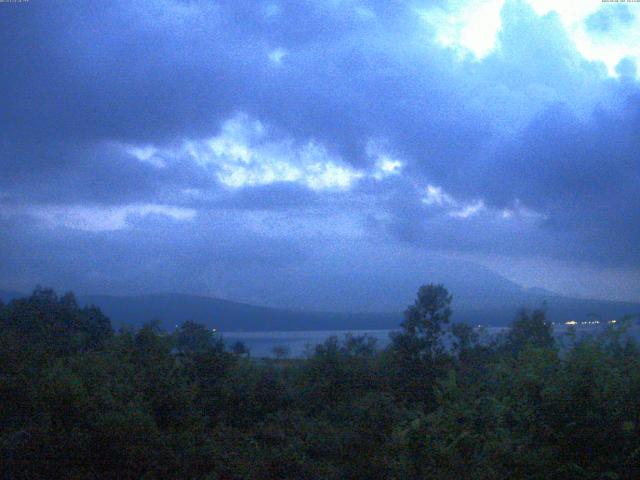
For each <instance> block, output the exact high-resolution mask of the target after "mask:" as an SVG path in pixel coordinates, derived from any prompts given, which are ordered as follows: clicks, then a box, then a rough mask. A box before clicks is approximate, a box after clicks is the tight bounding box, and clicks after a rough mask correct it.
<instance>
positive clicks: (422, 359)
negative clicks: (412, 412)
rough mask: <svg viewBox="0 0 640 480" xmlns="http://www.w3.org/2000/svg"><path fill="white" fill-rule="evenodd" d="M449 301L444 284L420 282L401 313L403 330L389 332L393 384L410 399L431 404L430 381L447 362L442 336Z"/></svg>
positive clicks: (447, 314) (431, 389)
mask: <svg viewBox="0 0 640 480" xmlns="http://www.w3.org/2000/svg"><path fill="white" fill-rule="evenodd" d="M451 300H452V297H451V295H450V294H449V292H448V291H447V289H446V288H445V287H444V286H443V285H434V284H429V285H423V286H422V287H420V289H419V290H418V295H417V298H416V300H415V302H414V304H413V305H411V306H410V307H409V308H407V310H406V311H405V313H404V316H405V320H404V322H402V324H401V326H402V331H401V332H400V333H396V334H393V335H392V345H391V349H392V359H391V365H392V368H393V369H394V370H395V373H394V375H393V377H392V384H393V385H394V388H395V389H396V391H397V392H398V393H399V394H401V395H402V396H403V397H404V398H406V399H408V400H409V401H412V402H422V403H425V404H427V405H432V404H433V384H434V382H435V380H436V379H437V377H438V376H439V374H440V373H442V372H441V370H443V369H444V368H446V363H447V361H448V359H447V358H446V355H445V349H444V345H443V343H442V336H443V333H444V326H445V325H446V324H448V323H449V320H450V318H451V308H450V305H451Z"/></svg>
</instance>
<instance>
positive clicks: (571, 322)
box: [554, 320, 617, 326]
mask: <svg viewBox="0 0 640 480" xmlns="http://www.w3.org/2000/svg"><path fill="white" fill-rule="evenodd" d="M607 323H612V324H613V323H617V320H609V321H608V322H607ZM564 324H565V325H571V326H573V325H578V322H576V321H575V320H569V321H568V322H564ZM599 324H600V321H599V320H591V321H588V322H580V325H599ZM554 325H555V324H554Z"/></svg>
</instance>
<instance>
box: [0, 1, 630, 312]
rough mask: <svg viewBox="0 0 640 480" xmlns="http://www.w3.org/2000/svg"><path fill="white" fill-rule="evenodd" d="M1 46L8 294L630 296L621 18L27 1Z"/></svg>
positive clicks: (594, 7)
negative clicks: (480, 289) (444, 286)
mask: <svg viewBox="0 0 640 480" xmlns="http://www.w3.org/2000/svg"><path fill="white" fill-rule="evenodd" d="M0 40H1V41H0V72H2V74H0V167H1V169H0V288H1V289H5V290H18V291H28V290H30V289H32V288H33V287H34V286H35V285H36V284H40V285H46V286H52V287H54V288H57V289H59V290H74V291H76V292H79V293H109V294H140V293H150V292H160V291H162V292H181V293H194V294H202V295H211V296H218V297H222V298H229V299H234V300H238V301H247V302H252V303H260V304H265V305H274V306H280V307H291V308H311V309H312V308H313V307H314V306H317V307H318V308H321V309H339V310H358V309H361V308H363V307H362V302H360V301H355V300H354V301H353V302H351V301H350V295H351V294H352V293H351V292H353V291H354V287H357V290H358V291H360V292H363V295H364V296H365V297H366V296H367V295H368V296H369V297H370V298H374V297H377V296H381V297H382V296H384V295H385V292H386V293H387V294H389V295H390V294H391V293H390V292H395V291H396V290H397V288H396V290H394V288H395V287H397V286H398V285H403V286H404V285H407V289H413V290H412V291H415V288H417V286H418V284H419V283H429V282H431V281H443V279H444V280H447V279H449V280H451V279H453V280H451V281H453V282H454V283H455V282H456V281H458V280H460V281H461V282H462V284H464V282H465V281H467V280H468V281H475V282H476V283H477V282H479V281H481V279H482V278H484V277H483V275H484V276H486V278H492V279H496V278H499V276H502V277H505V278H506V279H508V280H510V281H512V282H515V283H517V284H519V285H521V286H524V287H538V288H544V289H548V290H551V291H553V292H556V293H560V294H563V295H572V296H582V297H592V298H604V299H617V300H631V301H640V248H638V243H639V242H638V240H640V133H639V132H640V109H639V107H640V83H639V81H640V80H639V74H638V62H639V61H640V4H638V3H631V2H629V3H609V2H601V1H600V0H582V1H580V2H563V1H558V0H555V1H550V0H528V1H527V0H500V1H496V0H483V1H480V0H468V1H462V0H449V1H446V0H427V1H417V0H416V1H411V0H408V1H399V0H323V1H310V0H295V1H294V0H268V1H260V0H253V1H245V0H228V1H227V0H221V1H204V0H191V1H188V0H146V1H137V0H128V1H119V0H112V1H109V2H91V1H78V0H69V1H65V2H45V1H42V0H30V1H29V2H25V3H0ZM493 275H495V276H493ZM469 279H471V280H469ZM479 279H480V280H479ZM341 292H342V293H341ZM394 295H396V294H395V293H394ZM365 303H366V302H365ZM374 303H375V302H373V303H370V305H373V304H374Z"/></svg>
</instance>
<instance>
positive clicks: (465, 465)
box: [0, 285, 640, 480]
mask: <svg viewBox="0 0 640 480" xmlns="http://www.w3.org/2000/svg"><path fill="white" fill-rule="evenodd" d="M450 302H451V298H450V296H449V295H448V293H447V291H446V290H445V289H444V288H443V287H441V286H434V285H430V286H426V287H422V288H421V289H420V291H419V292H418V297H417V299H416V302H415V304H414V305H413V306H411V307H409V308H408V310H407V312H406V315H405V321H404V324H403V326H402V327H403V328H402V330H401V331H400V332H399V333H398V334H396V335H395V336H394V338H393V341H392V342H391V345H390V347H388V348H387V349H385V350H383V351H377V350H376V349H375V346H374V344H373V341H372V340H371V339H367V338H361V337H347V338H345V339H343V340H338V339H335V338H331V339H329V340H328V341H326V342H325V343H324V344H322V345H319V346H318V347H317V348H316V349H315V352H314V354H313V355H311V356H310V357H309V358H308V359H305V360H260V361H259V360H254V359H251V358H249V356H248V355H247V354H246V353H244V351H243V349H242V348H241V346H238V345H237V346H235V348H234V349H231V350H229V349H227V348H225V345H224V343H223V342H222V341H221V340H220V339H218V338H216V337H215V335H214V334H213V333H212V332H211V331H209V330H207V329H205V328H204V327H202V326H199V325H197V324H194V323H191V322H187V323H185V324H183V325H182V326H181V328H179V329H178V330H177V331H176V333H174V334H171V335H168V334H165V333H163V332H162V331H159V330H158V328H157V327H156V326H154V325H153V324H150V325H147V326H145V327H143V328H141V329H139V330H138V331H121V332H118V333H114V332H113V331H112V328H111V325H110V322H109V320H108V319H107V318H106V317H105V316H103V315H102V313H101V312H100V311H99V310H97V309H95V308H79V307H78V305H77V303H76V301H75V299H74V297H73V295H71V294H67V295H64V296H63V297H57V296H56V295H55V294H54V293H53V292H52V291H49V290H36V291H35V292H34V294H33V295H32V296H31V297H29V298H25V299H20V300H14V301H12V302H11V303H9V304H8V305H1V304H0V468H1V470H2V478H10V479H20V478H28V479H38V478H47V479H55V478H73V479H94V478H95V479H97V478H113V479H139V478H145V479H178V478H179V479H192V478H193V479H200V478H202V479H438V480H447V479H455V480H461V479H487V480H489V479H491V480H494V479H558V480H560V479H562V480H571V479H576V480H577V479H580V480H583V479H594V480H595V479H598V480H600V479H611V480H613V479H629V480H637V479H638V478H640V350H639V348H638V346H637V345H636V344H635V343H634V342H633V340H630V339H629V338H627V337H626V336H625V335H624V328H625V326H624V322H619V323H618V324H616V325H615V326H611V327H610V328H609V329H608V330H607V331H606V332H604V333H602V334H600V335H598V336H597V337H595V338H576V337H575V336H571V335H569V336H567V338H565V339H564V340H563V343H564V345H562V346H560V345H558V342H557V341H555V340H554V338H553V336H552V334H551V330H550V326H549V324H548V323H546V322H545V317H544V312H542V311H534V312H522V313H521V314H520V315H519V316H518V317H517V318H516V320H515V321H514V323H513V324H512V326H511V328H510V330H509V331H508V333H506V334H505V335H503V336H501V337H499V338H495V339H493V340H491V341H490V342H482V341H479V339H478V337H477V335H476V333H475V332H474V331H473V330H472V329H471V328H470V327H468V326H466V325H464V324H454V325H451V324H450V323H449V317H450V313H451V312H450V310H449V304H450ZM445 341H446V345H449V348H445V347H444V345H445Z"/></svg>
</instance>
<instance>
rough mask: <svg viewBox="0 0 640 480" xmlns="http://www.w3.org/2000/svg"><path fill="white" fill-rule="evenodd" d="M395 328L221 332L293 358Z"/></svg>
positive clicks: (585, 330)
mask: <svg viewBox="0 0 640 480" xmlns="http://www.w3.org/2000/svg"><path fill="white" fill-rule="evenodd" d="M605 328H606V327H603V326H602V325H600V326H591V325H579V326H577V327H576V332H577V333H578V334H579V335H589V334H597V333H599V332H603V331H604V330H605ZM506 329H507V327H482V328H481V330H480V329H478V330H479V331H483V332H484V335H486V338H490V337H492V336H494V335H497V334H499V333H501V332H504V331H506ZM393 331H394V330H316V331H271V332H219V333H218V334H219V335H221V336H222V337H223V338H224V339H225V341H226V342H227V344H228V345H232V344H233V343H234V342H236V341H238V340H239V341H241V342H243V343H244V344H245V345H246V346H247V347H248V348H249V350H250V352H251V356H252V357H274V356H275V355H274V352H273V349H274V348H275V347H284V348H285V349H286V350H287V356H288V357H290V358H300V357H304V356H305V355H306V354H307V353H311V352H313V350H314V349H315V347H316V345H319V344H321V343H323V342H324V341H325V340H327V339H328V338H329V337H332V336H336V337H338V338H339V339H340V340H342V339H344V338H345V336H346V335H348V334H351V335H354V336H362V335H367V336H369V337H372V338H375V339H376V345H377V347H378V348H384V347H386V346H387V345H389V342H390V338H389V335H390V334H391V333H392V332H393ZM566 332H567V327H566V326H565V325H557V326H555V327H554V333H555V335H556V336H557V337H561V336H563V335H564V334H565V333H566ZM630 334H631V336H633V337H635V338H636V339H640V328H639V327H637V326H634V327H633V328H631V329H630Z"/></svg>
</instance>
